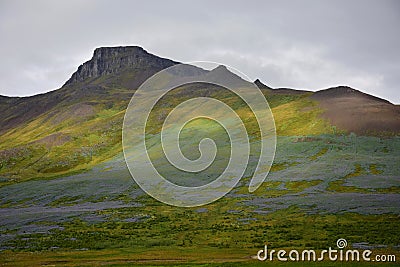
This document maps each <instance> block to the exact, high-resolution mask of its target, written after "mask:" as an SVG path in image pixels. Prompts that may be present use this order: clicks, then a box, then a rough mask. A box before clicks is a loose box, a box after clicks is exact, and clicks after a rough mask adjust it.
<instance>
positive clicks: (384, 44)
mask: <svg viewBox="0 0 400 267" xmlns="http://www.w3.org/2000/svg"><path fill="white" fill-rule="evenodd" d="M399 28H400V1H396V0H375V1H371V0H360V1H358V0H357V1H351V0H347V1H344V0H335V1H333V0H332V1H319V0H304V1H286V0H280V1H251V0H250V1H216V0H214V1H205V0H202V1H151V0H149V1H147V0H146V1H143V0H141V1H122V0H114V1H102V0H100V1H99V0H97V1H94V0H83V1H82V0H72V1H71V0H70V1H54V0H49V1H40V0H39V1H29V0H26V1H21V0H12V1H11V0H0V36H1V42H0V46H1V49H0V95H7V96H30V95H35V94H38V93H44V92H48V91H51V90H54V89H57V88H60V87H61V86H62V85H63V84H64V82H65V81H66V80H68V79H69V77H70V76H71V75H72V73H73V72H74V71H76V69H77V68H78V66H79V65H80V64H82V63H83V62H85V61H87V60H89V59H90V58H91V56H92V54H93V50H94V49H95V48H96V47H101V46H121V45H138V46H141V47H143V48H144V49H146V50H147V51H148V52H150V53H152V54H156V55H158V56H162V57H167V58H170V59H173V60H176V61H180V62H191V61H213V62H219V63H221V64H224V65H227V66H231V67H233V68H235V69H238V70H239V71H241V72H243V73H244V74H246V75H247V76H248V77H250V78H251V79H253V80H255V79H257V78H258V79H260V80H261V81H262V82H263V83H265V84H267V85H269V86H271V87H289V88H296V89H307V90H312V91H316V90H320V89H325V88H329V87H333V86H337V85H348V86H351V87H353V88H356V89H359V90H361V91H363V92H366V93H369V94H372V95H375V96H378V97H381V98H385V99H387V100H389V101H391V102H392V103H396V104H400V93H399V92H400V87H399V85H400V52H399V49H400V34H399V33H400V31H399Z"/></svg>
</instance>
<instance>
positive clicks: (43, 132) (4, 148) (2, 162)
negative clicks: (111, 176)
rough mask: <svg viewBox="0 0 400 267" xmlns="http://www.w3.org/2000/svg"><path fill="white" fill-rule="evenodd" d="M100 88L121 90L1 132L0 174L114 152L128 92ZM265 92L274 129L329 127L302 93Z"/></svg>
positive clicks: (47, 171) (79, 165)
mask: <svg viewBox="0 0 400 267" xmlns="http://www.w3.org/2000/svg"><path fill="white" fill-rule="evenodd" d="M101 79H102V80H101V81H97V80H96V81H94V82H92V83H101V82H104V81H103V79H104V78H103V77H102V78H101ZM119 79H122V78H119ZM106 90H108V91H109V92H119V91H122V92H123V93H124V98H119V99H118V98H111V99H110V98H109V99H107V98H105V99H104V98H102V99H98V100H86V101H85V99H83V100H82V102H81V103H73V104H70V105H69V106H63V105H59V106H57V107H55V108H54V109H52V110H50V111H49V112H47V113H45V114H43V115H41V116H39V117H37V118H36V119H34V120H33V121H30V122H29V123H26V124H23V125H21V126H18V127H17V128H15V129H12V130H10V131H8V132H6V133H5V134H3V135H2V136H1V139H0V176H3V177H7V178H12V179H13V180H20V179H26V178H34V177H52V176H55V175H64V174H68V173H71V172H77V171H83V170H87V169H90V168H92V167H93V166H95V165H96V164H98V163H99V162H102V161H104V160H107V159H109V158H111V157H113V156H115V155H117V154H118V153H120V152H121V150H122V148H121V128H122V121H123V116H124V111H125V107H126V106H127V102H128V101H129V98H130V95H131V94H132V92H129V91H126V90H123V89H115V88H106ZM111 95H112V94H111ZM185 97H187V96H182V95H179V97H171V98H169V99H167V100H168V101H169V102H168V103H169V104H170V106H171V107H172V106H173V105H175V104H177V103H179V102H180V101H181V100H182V99H185ZM213 97H215V98H219V99H221V100H223V101H224V102H225V103H227V104H229V105H231V106H235V107H236V110H237V111H238V113H239V114H240V116H241V117H242V118H243V119H245V120H246V119H248V118H249V117H251V114H250V112H249V110H248V109H247V108H246V107H245V106H244V104H243V103H241V102H240V101H238V99H236V97H234V96H232V95H229V94H226V93H225V92H218V91H217V92H214V93H213ZM267 98H268V99H269V103H270V106H271V107H272V111H273V114H274V117H275V123H276V128H277V134H278V135H310V134H321V133H330V132H332V129H331V127H330V126H329V124H328V123H327V122H326V121H324V120H322V119H320V118H319V117H318V116H319V114H320V113H321V110H320V109H319V108H318V107H317V105H316V103H315V102H313V101H311V100H310V99H309V98H308V97H306V96H291V95H273V94H268V95H267ZM110 101H113V103H112V104H110ZM161 109H162V110H158V111H159V112H164V113H166V112H167V111H168V110H170V108H169V107H167V108H165V107H162V108H161ZM246 126H248V130H249V132H251V133H253V134H254V133H255V132H257V130H256V124H255V123H254V120H253V123H252V122H249V123H248V125H246ZM150 131H151V129H150ZM49 136H50V137H49Z"/></svg>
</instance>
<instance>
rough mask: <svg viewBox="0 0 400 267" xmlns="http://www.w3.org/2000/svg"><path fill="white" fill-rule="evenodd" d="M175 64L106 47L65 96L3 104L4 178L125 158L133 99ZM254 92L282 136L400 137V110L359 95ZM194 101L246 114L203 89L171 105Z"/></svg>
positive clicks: (0, 152) (0, 100)
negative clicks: (124, 132)
mask: <svg viewBox="0 0 400 267" xmlns="http://www.w3.org/2000/svg"><path fill="white" fill-rule="evenodd" d="M174 64H178V62H176V61H173V60H170V59H165V58H161V57H158V56H155V55H152V54H150V53H148V52H147V51H145V50H144V49H143V48H140V47H136V46H129V47H102V48H98V49H96V50H95V51H94V54H93V57H92V59H90V60H89V61H87V62H85V63H83V64H82V65H81V66H79V67H78V69H77V71H76V72H75V73H73V74H72V76H71V78H70V79H69V80H68V81H66V83H65V84H64V85H63V86H62V87H61V88H60V89H57V90H54V91H52V92H48V93H45V94H40V95H36V96H31V97H4V96H0V113H1V114H2V116H1V118H0V134H1V137H0V176H4V177H8V178H15V179H20V178H21V177H22V178H24V177H37V176H53V175H59V174H63V173H66V172H71V171H81V170H83V169H88V168H91V167H93V166H95V165H96V164H98V163H99V162H102V161H104V160H106V159H109V158H110V157H113V156H115V155H116V154H118V153H120V152H121V150H122V147H121V127H122V122H123V116H124V113H125V109H126V107H127V105H128V103H129V100H130V98H131V97H132V95H133V93H134V92H135V90H136V89H137V88H138V87H139V86H140V85H141V84H142V83H143V82H144V81H145V80H146V79H147V78H149V77H150V76H152V75H153V74H155V73H157V72H158V71H160V70H162V69H165V68H167V67H170V66H172V65H174ZM188 71H191V72H194V73H196V72H200V73H202V72H204V74H205V75H208V76H209V77H210V78H211V79H212V78H213V77H214V76H215V77H217V76H221V75H222V76H223V77H226V79H227V80H231V81H233V82H235V81H237V80H238V79H241V78H240V77H239V76H237V75H235V74H233V73H231V72H230V71H229V70H228V69H227V68H226V67H224V66H219V67H217V68H215V69H214V70H212V71H209V72H208V71H205V70H202V69H199V68H196V67H193V68H188ZM241 82H245V81H244V80H241ZM255 84H256V85H257V86H258V87H259V88H260V89H261V91H262V92H263V94H264V95H265V97H266V98H267V99H268V102H269V104H270V107H271V108H272V112H273V114H274V118H275V124H276V129H277V134H278V135H313V134H323V133H333V130H332V129H333V128H336V129H335V132H347V133H350V132H355V133H357V134H361V135H381V134H384V135H397V134H399V133H400V111H399V106H396V105H393V104H391V103H390V102H388V101H386V100H383V99H379V98H376V97H373V96H370V95H367V94H365V93H362V92H360V91H357V90H355V89H352V88H349V87H343V86H342V87H336V88H330V89H326V90H321V91H318V92H311V91H306V90H295V89H289V88H276V89H274V88H271V87H268V86H266V85H264V84H263V83H262V82H261V81H260V80H256V81H255ZM190 95H193V96H194V95H203V96H211V97H217V98H219V99H223V100H224V101H226V102H227V103H231V104H235V105H236V106H237V108H239V109H242V110H244V109H243V107H241V106H240V105H241V104H240V103H239V102H237V101H236V100H235V98H234V97H233V96H232V95H229V94H228V93H227V91H226V90H225V91H224V90H222V89H221V88H217V87H212V86H209V87H207V88H204V85H192V86H186V89H185V94H182V93H173V94H172V96H171V97H170V98H168V103H169V104H171V105H172V104H176V103H179V101H180V100H182V99H184V98H187V97H190ZM163 113H166V110H163ZM164 115H165V114H164Z"/></svg>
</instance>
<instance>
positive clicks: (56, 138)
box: [32, 133, 71, 147]
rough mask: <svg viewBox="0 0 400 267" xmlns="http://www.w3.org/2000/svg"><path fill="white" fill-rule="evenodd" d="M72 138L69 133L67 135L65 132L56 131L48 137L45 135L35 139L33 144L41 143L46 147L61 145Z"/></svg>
mask: <svg viewBox="0 0 400 267" xmlns="http://www.w3.org/2000/svg"><path fill="white" fill-rule="evenodd" d="M70 140H71V137H70V136H69V135H66V134H64V133H54V134H51V135H48V136H46V137H43V138H42V139H39V140H37V141H34V142H32V144H41V145H45V146H46V147H52V146H61V145H63V144H65V143H66V142H69V141H70Z"/></svg>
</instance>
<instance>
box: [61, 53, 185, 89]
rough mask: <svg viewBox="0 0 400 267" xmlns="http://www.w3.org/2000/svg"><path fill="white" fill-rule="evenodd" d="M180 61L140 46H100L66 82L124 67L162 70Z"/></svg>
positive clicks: (69, 82)
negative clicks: (158, 54) (155, 53)
mask: <svg viewBox="0 0 400 267" xmlns="http://www.w3.org/2000/svg"><path fill="white" fill-rule="evenodd" d="M177 63H178V62H175V61H172V60H169V59H165V58H161V57H157V56H155V55H152V54H150V53H148V52H147V51H146V50H144V49H143V48H141V47H138V46H120V47H100V48H97V49H96V50H95V51H94V53H93V57H92V58H91V59H90V60H89V61H87V62H85V63H83V64H82V65H80V66H79V67H78V70H77V71H76V72H75V73H73V74H72V76H71V78H70V79H69V80H68V81H67V82H66V83H65V85H70V84H73V83H76V82H80V81H84V80H86V79H88V78H96V77H100V76H103V75H107V74H114V73H119V72H121V71H122V70H124V69H146V70H149V69H153V70H157V71H158V70H162V69H165V68H167V67H170V66H172V65H174V64H177Z"/></svg>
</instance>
